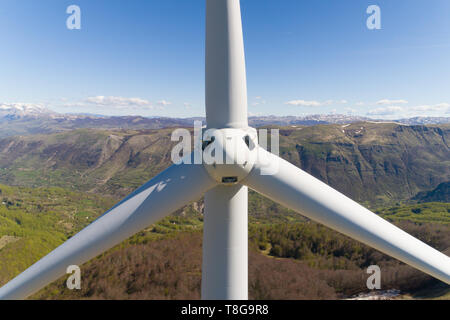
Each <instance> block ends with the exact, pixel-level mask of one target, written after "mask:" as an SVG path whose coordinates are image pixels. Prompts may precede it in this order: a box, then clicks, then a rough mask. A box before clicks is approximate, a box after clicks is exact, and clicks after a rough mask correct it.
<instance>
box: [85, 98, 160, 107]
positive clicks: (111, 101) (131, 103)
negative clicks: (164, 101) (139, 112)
mask: <svg viewBox="0 0 450 320" xmlns="http://www.w3.org/2000/svg"><path fill="white" fill-rule="evenodd" d="M84 102H85V103H87V104H91V105H92V104H93V105H97V106H109V107H114V108H123V107H146V108H152V104H151V102H150V101H148V100H145V99H141V98H124V97H114V96H109V97H105V96H96V97H88V98H86V99H85V100H84Z"/></svg>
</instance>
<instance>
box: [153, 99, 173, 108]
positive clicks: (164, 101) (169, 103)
mask: <svg viewBox="0 0 450 320" xmlns="http://www.w3.org/2000/svg"><path fill="white" fill-rule="evenodd" d="M157 104H158V105H159V106H161V107H166V106H168V105H171V104H172V102H169V101H167V100H160V101H158V102H157Z"/></svg>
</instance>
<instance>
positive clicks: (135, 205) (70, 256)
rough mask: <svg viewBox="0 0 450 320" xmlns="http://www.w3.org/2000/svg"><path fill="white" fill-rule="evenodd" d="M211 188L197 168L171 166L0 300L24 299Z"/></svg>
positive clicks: (27, 274)
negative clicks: (70, 269) (71, 268)
mask: <svg viewBox="0 0 450 320" xmlns="http://www.w3.org/2000/svg"><path fill="white" fill-rule="evenodd" d="M216 184H217V183H216V182H215V181H213V180H212V179H211V178H210V177H209V175H208V173H207V172H206V170H205V168H204V167H203V165H195V164H181V165H173V166H171V167H170V168H168V169H166V170H165V171H163V172H162V173H160V174H159V175H158V176H156V177H155V178H153V179H152V180H150V181H149V182H147V183H146V184H145V185H143V186H142V187H140V188H139V189H138V190H136V192H133V193H132V194H131V195H130V196H128V197H127V198H125V199H124V200H123V201H121V202H120V203H119V204H118V205H116V206H115V207H113V208H112V209H111V210H109V211H108V212H106V213H105V214H104V215H103V216H101V217H100V218H98V219H97V220H95V221H94V222H93V223H92V224H90V225H89V226H87V227H86V228H85V229H83V230H82V231H80V232H79V233H78V234H76V235H75V236H73V237H72V238H70V239H69V240H67V241H66V242H65V243H63V244H62V245H61V246H59V247H58V248H56V249H55V250H53V251H52V252H50V253H49V254H48V255H47V256H45V257H44V258H42V259H41V260H39V261H38V262H36V263H35V264H34V265H32V266H31V267H30V268H28V269H27V270H25V271H24V272H23V273H21V274H19V275H18V276H17V277H16V278H14V279H13V280H11V281H10V282H9V283H7V284H6V285H5V286H3V287H2V288H0V299H6V300H14V299H24V298H26V297H28V296H29V295H31V294H33V293H35V292H36V291H38V290H39V289H41V288H43V287H44V286H46V285H47V284H49V283H51V282H52V281H55V280H57V279H58V278H59V277H61V276H62V275H64V274H65V273H66V269H67V267H68V266H70V265H79V266H81V264H83V263H84V262H86V261H88V260H89V259H92V258H94V257H95V256H97V255H99V254H101V253H102V252H104V251H106V250H108V249H109V248H111V247H113V246H115V245H116V244H118V243H120V242H121V241H123V240H125V239H127V238H129V237H130V236H132V235H133V234H135V233H137V232H139V231H140V230H142V229H144V228H146V227H148V226H149V225H151V224H152V223H154V222H156V221H157V220H159V219H161V218H163V217H165V216H167V215H169V214H170V213H173V212H174V211H176V210H178V209H180V208H182V207H183V206H185V205H186V204H188V203H189V202H191V201H195V200H198V199H200V198H201V197H202V196H203V194H204V193H205V192H207V191H208V190H210V189H211V188H213V187H214V186H215V185H216Z"/></svg>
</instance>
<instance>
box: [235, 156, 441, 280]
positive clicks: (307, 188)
mask: <svg viewBox="0 0 450 320" xmlns="http://www.w3.org/2000/svg"><path fill="white" fill-rule="evenodd" d="M259 152H260V154H261V155H262V157H260V158H264V159H267V161H268V162H262V161H260V160H258V162H257V164H256V165H255V167H254V169H253V171H252V172H251V173H250V175H249V176H248V177H247V178H246V180H244V181H243V183H244V184H246V185H247V186H248V187H250V188H251V189H253V190H255V191H257V192H259V193H261V194H263V195H264V196H266V197H268V198H270V199H271V200H273V201H276V202H278V203H280V204H282V205H284V206H286V207H288V208H290V209H292V210H295V211H297V212H299V213H301V214H302V215H304V216H306V217H308V218H310V219H312V220H315V221H317V222H320V223H322V224H324V225H326V226H328V227H330V228H332V229H334V230H337V231H339V232H341V233H343V234H345V235H347V236H349V237H352V238H354V239H356V240H359V241H361V242H363V243H365V244H367V245H369V246H371V247H373V248H375V249H377V250H379V251H381V252H384V253H386V254H388V255H390V256H392V257H394V258H397V259H398V260H400V261H403V262H405V263H407V264H409V265H411V266H413V267H415V268H417V269H419V270H421V271H423V272H425V273H428V274H430V275H432V276H433V277H435V278H437V279H440V280H442V281H443V282H445V283H447V284H450V257H448V256H446V255H445V254H443V253H441V252H439V251H437V250H435V249H433V248H432V247H430V246H428V245H427V244H425V243H423V242H422V241H420V240H418V239H416V238H414V237H412V236H411V235H409V234H408V233H406V232H404V231H403V230H401V229H399V228H397V227H396V226H394V225H393V224H391V223H389V222H388V221H386V220H384V219H382V218H381V217H379V216H377V215H376V214H375V213H373V212H371V211H369V210H367V209H366V208H364V207H363V206H361V205H359V204H358V203H356V202H355V201H353V200H351V199H349V198H348V197H346V196H344V195H343V194H341V193H339V192H338V191H336V190H334V189H333V188H331V187H329V186H328V185H327V184H325V183H323V182H321V181H320V180H318V179H316V178H314V177H313V176H311V175H309V174H308V173H306V172H304V171H302V170H300V169H299V168H297V167H296V166H294V165H292V164H290V163H289V162H287V161H285V160H283V159H281V158H279V157H277V156H275V155H273V154H271V153H269V152H267V151H266V150H264V149H262V148H260V150H259ZM267 163H270V165H271V166H272V169H275V170H267ZM276 169H277V170H276ZM270 171H272V172H271V173H273V175H264V173H265V172H270Z"/></svg>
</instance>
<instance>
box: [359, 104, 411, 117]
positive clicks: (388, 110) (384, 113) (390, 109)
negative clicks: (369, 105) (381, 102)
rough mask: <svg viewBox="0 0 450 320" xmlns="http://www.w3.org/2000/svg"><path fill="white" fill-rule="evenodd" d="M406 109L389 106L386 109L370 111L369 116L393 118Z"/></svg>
mask: <svg viewBox="0 0 450 320" xmlns="http://www.w3.org/2000/svg"><path fill="white" fill-rule="evenodd" d="M402 111H404V109H403V108H402V107H398V106H389V107H384V108H376V109H372V110H370V111H369V112H368V113H367V114H368V115H371V116H391V115H395V114H397V113H398V112H402Z"/></svg>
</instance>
